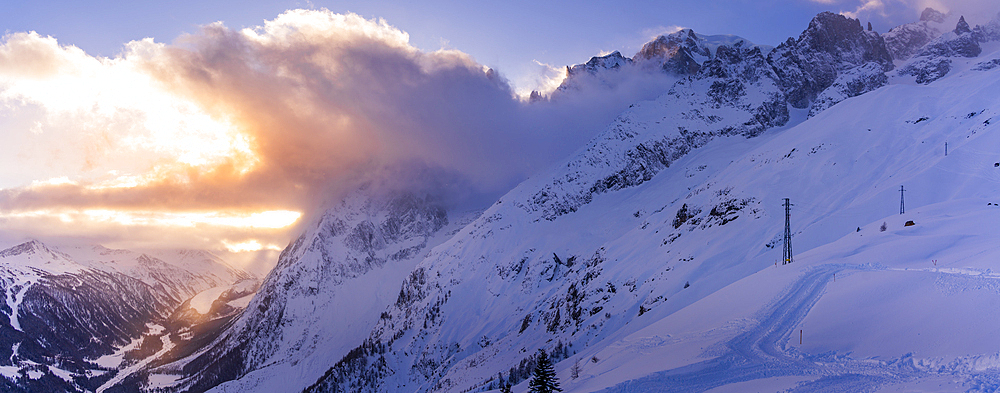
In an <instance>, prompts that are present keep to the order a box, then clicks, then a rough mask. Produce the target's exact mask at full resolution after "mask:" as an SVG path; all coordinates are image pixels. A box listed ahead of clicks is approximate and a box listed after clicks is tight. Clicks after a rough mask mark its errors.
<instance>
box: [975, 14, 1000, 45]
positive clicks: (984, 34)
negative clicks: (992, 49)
mask: <svg viewBox="0 0 1000 393" xmlns="http://www.w3.org/2000/svg"><path fill="white" fill-rule="evenodd" d="M972 34H973V35H974V36H975V37H976V40H978V41H979V42H990V41H1000V13H997V14H996V16H994V17H993V20H991V21H989V22H987V23H986V24H984V25H978V26H976V27H975V28H974V29H972Z"/></svg>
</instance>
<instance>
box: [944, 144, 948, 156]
mask: <svg viewBox="0 0 1000 393" xmlns="http://www.w3.org/2000/svg"><path fill="white" fill-rule="evenodd" d="M944 156H945V157H947V156H948V142H945V143H944Z"/></svg>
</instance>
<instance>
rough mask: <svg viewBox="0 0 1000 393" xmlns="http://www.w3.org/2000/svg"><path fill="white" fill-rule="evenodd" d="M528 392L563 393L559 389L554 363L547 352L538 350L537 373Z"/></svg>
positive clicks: (530, 383) (532, 378)
mask: <svg viewBox="0 0 1000 393" xmlns="http://www.w3.org/2000/svg"><path fill="white" fill-rule="evenodd" d="M528 391H529V392H532V393H554V392H561V391H563V390H562V388H560V387H559V378H557V377H556V370H555V368H553V367H552V361H550V360H549V355H548V354H546V353H545V350H543V349H539V350H538V360H537V361H536V362H535V372H534V374H533V375H532V376H531V382H529V383H528Z"/></svg>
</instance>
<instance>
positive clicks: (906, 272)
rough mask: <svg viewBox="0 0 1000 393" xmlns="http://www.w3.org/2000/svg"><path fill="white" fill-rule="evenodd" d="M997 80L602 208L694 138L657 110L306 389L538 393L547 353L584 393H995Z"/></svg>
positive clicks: (745, 148)
mask: <svg viewBox="0 0 1000 393" xmlns="http://www.w3.org/2000/svg"><path fill="white" fill-rule="evenodd" d="M777 50H778V49H776V51H777ZM859 58H863V56H859ZM997 58H1000V52H997V51H994V52H991V53H989V54H988V55H986V56H980V58H979V59H978V63H975V64H979V63H982V64H986V63H990V62H992V61H993V60H994V59H997ZM881 59H884V58H881ZM879 61H881V60H879ZM998 72H1000V70H998V69H997V68H991V69H988V70H980V69H971V68H969V69H963V70H960V71H956V72H955V73H954V74H949V75H947V76H946V77H944V78H941V79H939V80H938V81H936V82H933V83H930V84H927V85H910V84H906V83H899V84H889V85H886V86H883V87H881V88H879V89H876V90H874V91H872V92H868V93H865V94H862V95H859V96H856V97H852V98H849V99H845V100H844V101H843V102H840V103H838V104H837V105H834V106H831V107H829V108H827V109H825V110H823V111H822V112H819V113H816V114H815V115H814V116H812V117H811V118H808V119H807V120H803V121H802V122H800V123H796V124H794V125H789V126H786V127H784V128H781V127H773V128H769V129H767V130H765V131H763V132H760V133H758V134H756V136H754V137H749V136H752V135H753V134H748V135H744V134H732V135H718V136H715V137H714V138H711V139H710V140H708V141H706V142H704V143H703V144H701V145H700V146H698V147H695V148H691V149H690V150H688V151H685V152H684V154H681V155H680V156H678V157H676V158H675V159H673V161H671V163H670V165H663V166H662V167H661V168H659V170H658V171H656V172H655V173H653V174H651V176H648V178H646V177H639V178H641V179H643V180H642V181H635V182H617V183H614V184H615V185H621V186H618V187H605V188H604V189H605V191H603V192H600V193H588V191H589V190H590V189H591V188H592V187H588V185H591V186H592V185H599V184H602V182H601V181H600V180H598V181H597V182H595V179H604V178H606V176H604V175H602V174H606V173H618V172H619V168H621V169H624V168H629V167H630V165H632V163H633V162H635V161H632V160H630V158H631V157H633V155H629V154H621V153H622V152H625V151H628V150H627V149H624V148H623V147H624V146H628V144H629V143H634V142H633V141H635V140H643V139H646V138H648V137H647V135H650V134H652V135H656V134H658V133H662V132H664V131H662V130H666V129H676V127H678V126H684V125H687V124H689V122H690V119H689V117H687V116H684V115H683V114H684V112H680V113H678V114H675V115H672V116H671V115H669V112H665V111H666V110H667V109H665V108H672V107H673V105H658V104H659V103H643V104H640V105H637V106H636V107H633V108H632V109H631V110H630V111H628V112H627V113H626V114H625V115H623V116H622V118H623V119H629V120H628V121H619V122H616V123H615V124H613V125H612V126H611V127H609V128H608V130H607V131H606V132H605V134H604V135H601V136H600V137H598V139H597V141H620V143H621V144H620V145H619V146H618V147H617V148H614V149H611V148H609V149H608V152H610V151H617V152H620V153H619V154H618V155H608V154H598V153H595V150H596V149H598V148H599V146H600V145H601V143H600V142H596V141H595V142H594V143H591V144H589V145H588V146H586V147H585V148H583V149H581V150H580V151H578V152H577V153H576V154H574V156H573V157H570V158H569V159H567V160H566V161H564V162H563V163H561V164H560V165H557V166H555V167H553V168H552V169H551V170H549V171H547V172H545V173H541V174H538V175H537V176H535V177H533V178H532V179H530V180H528V181H526V182H524V183H522V184H521V185H519V186H518V187H517V188H515V189H514V190H512V191H511V192H509V193H508V194H506V195H505V196H504V197H502V198H501V200H500V201H498V202H497V203H496V204H494V205H493V206H492V207H490V208H489V209H488V210H487V211H485V212H484V213H483V215H482V216H481V217H480V218H478V219H477V220H476V221H474V222H473V223H472V224H470V225H468V226H466V227H465V228H463V229H462V230H461V231H460V232H459V233H457V234H456V235H455V236H454V237H452V238H451V239H449V240H448V241H447V242H445V243H443V244H442V245H440V246H438V247H435V248H434V249H433V250H431V252H430V255H428V256H427V258H425V259H424V260H423V261H421V262H420V263H419V264H418V265H417V266H416V268H415V269H414V270H413V271H412V272H411V274H410V275H409V276H408V277H407V279H406V281H405V282H404V283H403V285H402V289H401V291H400V294H399V296H398V298H397V300H396V302H394V303H393V304H390V305H389V308H388V310H387V311H386V312H385V313H384V314H383V315H382V317H381V318H380V320H379V322H378V324H377V325H376V327H375V328H374V329H372V332H371V334H370V335H369V336H368V338H367V339H366V340H365V341H364V342H362V343H360V345H358V346H357V347H356V348H355V349H354V350H352V351H351V352H350V353H349V354H348V355H347V356H345V357H344V358H343V359H341V360H340V361H339V362H337V364H335V365H334V366H333V367H331V368H330V369H329V370H328V371H327V372H326V374H325V375H324V376H323V377H322V378H321V379H319V380H318V381H316V383H314V384H312V385H311V386H310V387H309V388H308V389H306V391H309V392H346V391H351V392H368V391H415V392H431V391H435V392H437V391H441V392H445V391H447V392H468V391H489V390H492V389H496V388H497V387H498V386H499V381H500V379H501V378H502V379H504V380H506V381H512V382H513V383H514V385H516V386H515V391H523V390H524V389H526V384H527V382H526V381H525V378H526V377H527V376H528V374H529V371H530V369H531V364H532V363H533V359H534V354H535V353H536V350H537V349H539V348H541V349H545V350H547V351H549V352H550V353H552V354H553V355H552V357H553V358H554V359H555V360H556V361H557V365H556V370H557V373H558V376H559V378H560V379H561V380H562V383H563V387H564V388H565V389H566V391H602V389H607V390H603V391H611V392H633V391H704V390H708V389H712V388H716V387H721V386H727V385H728V386H731V387H732V390H734V391H740V390H786V389H791V390H794V391H816V390H824V389H825V390H828V391H849V390H863V391H872V390H876V389H879V388H883V387H888V388H899V389H902V390H906V389H907V388H910V389H912V388H914V386H918V385H915V383H917V381H926V382H927V383H932V382H933V383H937V382H938V381H941V382H942V383H946V384H948V383H950V384H954V383H956V382H954V381H958V382H957V383H960V384H962V385H960V386H964V387H962V388H961V389H967V388H968V387H970V386H972V387H975V388H976V389H978V390H979V391H992V390H995V389H996V388H998V387H1000V373H998V372H997V370H996V369H995V368H994V366H992V364H994V363H992V361H993V360H991V359H996V358H997V356H1000V355H998V354H997V353H996V352H995V349H994V348H995V347H994V346H993V345H995V344H997V343H998V341H1000V340H998V339H997V338H996V337H995V335H992V334H991V333H990V332H992V329H991V328H988V327H983V328H980V326H982V325H981V324H983V323H987V324H988V323H990V322H989V321H991V318H993V317H995V313H994V312H993V311H992V310H993V308H992V307H994V305H995V304H996V301H995V290H994V289H992V288H995V286H993V280H995V275H994V273H993V270H995V269H996V265H995V260H996V259H995V257H996V256H997V254H996V249H995V245H994V244H995V242H996V241H997V240H1000V238H998V235H997V233H995V231H989V230H982V228H983V225H989V224H986V223H989V222H992V221H993V220H995V219H997V218H1000V216H998V214H1000V210H998V209H997V207H996V206H995V205H996V201H995V195H996V194H997V192H998V191H1000V183H997V182H996V181H995V180H996V179H998V177H997V176H998V172H997V170H998V169H996V168H997V165H1000V164H995V161H996V160H997V159H996V157H995V155H993V154H991V153H989V149H988V148H985V146H993V145H995V144H996V143H998V142H1000V129H997V121H996V120H997V117H998V116H1000V101H998V100H997V99H996V94H995V91H997V89H998V88H1000V73H998ZM709 86H710V85H709ZM665 97H671V95H670V94H666V95H665ZM685 97H686V95H685ZM666 99H668V98H664V97H661V100H666ZM658 101H659V100H658ZM647 106H648V108H654V107H655V108H656V110H646V109H647V108H646V107H647ZM737 106H738V105H737ZM636 108H639V109H636ZM793 112H794V111H793ZM664 115H667V116H664ZM794 116H795V114H794V113H793V117H794ZM799 116H801V118H802V119H804V118H805V113H801V111H800V112H799ZM657 121H659V122H660V124H662V129H661V128H653V127H650V126H649V125H650V124H656V122H657ZM664 123H666V124H664ZM789 123H792V122H791V121H790V122H789ZM946 141H947V142H950V143H949V153H948V155H947V156H945V154H944V146H943V145H944V142H946ZM605 145H606V144H605ZM638 145H639V144H633V146H638ZM635 150H636V151H638V150H639V149H638V148H636V149H635ZM631 168H633V170H630V171H625V172H623V173H636V172H635V169H639V168H641V167H639V166H632V167H631ZM577 182H579V183H582V184H584V186H577V185H575V184H576V183H577ZM901 184H902V185H904V187H905V190H906V194H905V195H906V202H907V205H906V206H907V208H906V213H905V214H902V215H901V214H899V209H898V208H899V207H900V206H899V204H898V202H899V198H900V188H899V187H900V185H901ZM543 192H544V194H543ZM581 192H582V194H581ZM540 195H545V196H552V195H589V198H587V199H586V200H584V199H579V198H577V199H573V198H561V199H556V200H562V201H571V202H573V204H570V205H567V204H562V205H560V204H552V203H539V202H545V201H551V200H553V199H544V198H542V199H540V198H539V196H540ZM784 198H790V199H791V202H792V204H793V206H792V209H791V214H792V216H791V223H792V226H791V233H792V235H793V238H792V239H793V243H794V244H795V247H796V248H795V249H796V250H798V251H797V252H798V254H796V256H795V258H794V261H793V262H792V263H791V264H788V265H781V264H778V263H777V262H776V261H777V259H778V258H779V257H780V252H779V251H778V250H777V248H778V246H779V245H780V243H781V240H782V236H781V235H782V229H783V224H784V222H785V215H784V213H785V210H784V208H783V206H782V205H781V202H782V201H783V199H784ZM549 206H552V207H556V206H562V208H553V209H547V208H546V207H549ZM567 206H572V208H569V207H567ZM909 221H913V222H915V224H911V223H909ZM883 228H884V229H883ZM977 228H978V229H977ZM896 291H900V292H901V293H902V294H903V295H900V296H901V297H896V296H895V295H893V294H894V293H896ZM984 307H986V308H984ZM928 315H932V316H931V317H928ZM937 318H941V319H942V322H940V323H936V322H935V323H931V322H930V321H929V320H928V319H934V320H937ZM952 320H953V321H956V322H955V323H950V322H944V321H952ZM953 329H961V331H962V332H963V333H961V334H956V333H954V330H953ZM800 332H804V333H800ZM921 333H922V334H923V335H924V336H923V337H920V336H919V334H921ZM800 335H801V337H804V338H803V341H802V343H803V344H801V345H799V342H800V340H799V337H800ZM937 340H943V341H945V342H948V343H949V346H948V347H938V346H936V345H935V342H937ZM981 340H982V341H981ZM981 343H982V344H981ZM952 344H954V345H952ZM869 356H873V357H871V358H869ZM574 366H575V367H576V368H577V369H578V370H580V371H579V377H578V378H576V379H574V378H573V377H572V375H571V374H573V373H572V369H573V368H574ZM951 386H953V387H958V386H955V385H951Z"/></svg>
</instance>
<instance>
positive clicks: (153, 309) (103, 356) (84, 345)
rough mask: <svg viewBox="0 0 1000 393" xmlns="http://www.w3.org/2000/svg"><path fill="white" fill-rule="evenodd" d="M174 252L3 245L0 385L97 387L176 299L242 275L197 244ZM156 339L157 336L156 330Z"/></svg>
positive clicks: (19, 387) (37, 388)
mask: <svg viewBox="0 0 1000 393" xmlns="http://www.w3.org/2000/svg"><path fill="white" fill-rule="evenodd" d="M163 254H164V256H165V257H167V258H168V259H170V260H171V262H172V263H168V262H166V261H164V260H161V259H159V258H156V257H153V256H150V255H147V254H142V253H136V252H132V251H127V250H112V249H107V248H104V247H100V246H93V247H65V248H62V249H56V248H53V247H49V246H47V245H45V244H43V243H41V242H39V241H29V242H26V243H22V244H20V245H17V246H14V247H11V248H8V249H6V250H3V251H0V291H2V293H4V294H5V299H6V302H4V304H3V305H0V311H2V312H0V315H2V316H0V331H2V332H3V334H2V339H0V358H2V360H0V374H2V375H3V378H0V384H2V385H0V386H3V389H4V391H71V392H77V391H95V390H102V389H101V387H102V386H101V385H104V384H105V383H106V382H108V381H109V380H111V379H113V378H115V377H116V376H117V375H119V374H121V373H119V371H120V370H119V366H120V365H122V364H123V363H122V362H123V361H124V360H126V358H131V359H134V360H137V356H138V354H137V353H128V351H131V350H132V349H133V348H134V347H135V346H136V345H138V343H139V342H142V341H143V337H144V335H147V336H148V335H151V334H155V332H157V331H159V330H161V329H162V326H159V325H158V324H162V323H163V322H164V321H165V320H166V319H167V317H168V316H169V314H170V313H171V311H172V310H173V308H174V307H176V306H177V305H178V304H179V303H181V302H182V301H183V300H185V299H187V298H188V297H190V296H193V295H194V294H196V293H198V292H199V291H202V290H205V289H208V288H210V287H213V286H217V285H228V284H229V283H231V282H232V281H235V280H236V279H240V278H248V277H249V276H248V275H247V274H246V273H244V272H242V271H240V270H237V269H234V268H232V267H230V266H228V265H226V264H225V263H224V262H223V261H221V260H219V259H218V258H217V257H215V256H213V255H211V254H209V253H207V252H201V251H177V252H163ZM156 339H157V340H159V337H156Z"/></svg>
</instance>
